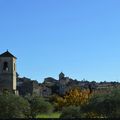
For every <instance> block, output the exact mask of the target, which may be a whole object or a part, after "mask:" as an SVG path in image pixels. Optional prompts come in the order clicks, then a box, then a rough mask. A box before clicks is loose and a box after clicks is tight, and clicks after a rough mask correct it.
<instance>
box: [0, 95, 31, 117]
mask: <svg viewBox="0 0 120 120" xmlns="http://www.w3.org/2000/svg"><path fill="white" fill-rule="evenodd" d="M29 114H30V105H29V103H28V101H27V100H25V99H24V98H22V97H20V96H16V95H14V94H10V93H5V94H2V95H0V118H27V117H29Z"/></svg>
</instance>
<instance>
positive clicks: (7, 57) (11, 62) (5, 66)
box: [0, 51, 17, 93]
mask: <svg viewBox="0 0 120 120" xmlns="http://www.w3.org/2000/svg"><path fill="white" fill-rule="evenodd" d="M16 59H17V58H16V57H15V56H13V55H12V54H11V53H10V52H9V51H6V52H4V53H3V54H1V55H0V92H2V91H4V90H8V91H10V92H13V93H16Z"/></svg>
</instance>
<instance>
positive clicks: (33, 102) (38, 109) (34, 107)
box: [26, 96, 53, 118]
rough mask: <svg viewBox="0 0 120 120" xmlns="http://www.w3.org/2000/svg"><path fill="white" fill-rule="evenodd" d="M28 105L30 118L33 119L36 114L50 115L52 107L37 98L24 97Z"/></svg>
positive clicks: (40, 98)
mask: <svg viewBox="0 0 120 120" xmlns="http://www.w3.org/2000/svg"><path fill="white" fill-rule="evenodd" d="M26 98H27V100H28V101H29V103H30V108H31V117H32V118H35V117H36V116H37V115H38V114H43V113H50V112H52V110H53V107H52V105H51V104H50V103H49V102H47V101H45V100H44V99H43V98H42V97H39V96H29V97H26Z"/></svg>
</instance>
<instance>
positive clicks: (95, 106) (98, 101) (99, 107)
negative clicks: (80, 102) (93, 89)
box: [83, 89, 120, 118]
mask: <svg viewBox="0 0 120 120" xmlns="http://www.w3.org/2000/svg"><path fill="white" fill-rule="evenodd" d="M83 110H84V112H87V113H91V112H92V113H95V114H96V115H97V116H99V117H107V118H114V117H116V118H119V117H120V90H119V89H115V90H112V92H111V93H104V94H98V95H94V96H93V97H92V98H91V99H90V101H89V103H88V104H87V105H86V106H84V107H83ZM89 117H90V116H89Z"/></svg>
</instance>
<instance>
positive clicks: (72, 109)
mask: <svg viewBox="0 0 120 120" xmlns="http://www.w3.org/2000/svg"><path fill="white" fill-rule="evenodd" d="M81 117H82V112H81V110H80V107H79V106H78V107H76V106H69V107H65V108H63V110H62V114H61V116H60V118H81Z"/></svg>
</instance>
